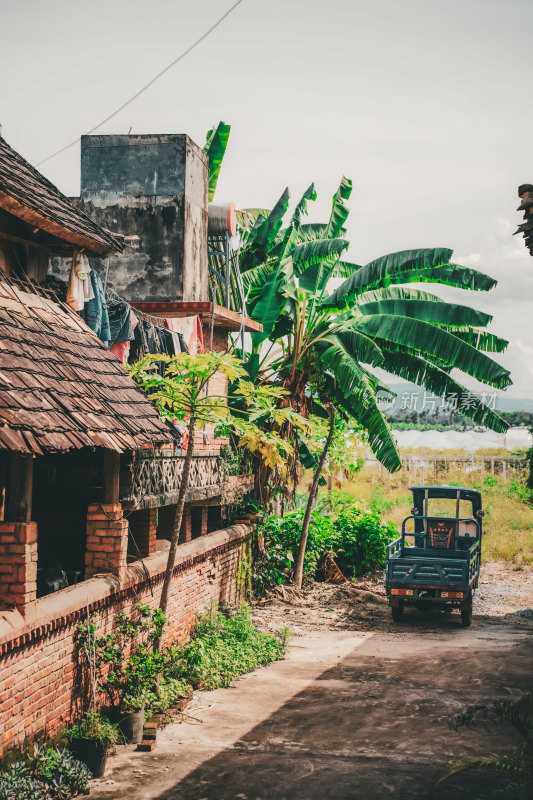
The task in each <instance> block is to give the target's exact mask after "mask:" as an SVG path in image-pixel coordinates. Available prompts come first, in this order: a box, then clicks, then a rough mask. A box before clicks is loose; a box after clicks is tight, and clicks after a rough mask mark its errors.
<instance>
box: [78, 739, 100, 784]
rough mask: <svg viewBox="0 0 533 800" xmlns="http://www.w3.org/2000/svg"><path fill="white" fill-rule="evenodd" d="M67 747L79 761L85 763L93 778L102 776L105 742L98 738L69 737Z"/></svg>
mask: <svg viewBox="0 0 533 800" xmlns="http://www.w3.org/2000/svg"><path fill="white" fill-rule="evenodd" d="M69 747H70V750H71V751H72V753H73V754H74V756H75V757H76V758H77V759H78V760H79V761H83V763H84V764H87V766H88V767H89V769H90V770H91V772H92V774H93V775H94V777H95V778H101V777H102V775H103V774H104V770H105V765H106V761H107V751H108V746H107V743H106V742H101V741H99V740H98V739H71V740H70V744H69Z"/></svg>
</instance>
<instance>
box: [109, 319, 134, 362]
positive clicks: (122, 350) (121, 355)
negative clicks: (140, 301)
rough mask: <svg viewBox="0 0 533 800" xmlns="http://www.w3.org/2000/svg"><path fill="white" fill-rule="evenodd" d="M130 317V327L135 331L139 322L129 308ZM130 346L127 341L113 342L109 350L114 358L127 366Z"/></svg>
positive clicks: (129, 342)
mask: <svg viewBox="0 0 533 800" xmlns="http://www.w3.org/2000/svg"><path fill="white" fill-rule="evenodd" d="M130 315H131V320H130V322H131V326H132V328H133V329H134V330H135V329H136V328H137V327H138V324H139V321H138V319H137V317H136V316H135V314H134V313H133V311H132V310H131V308H130ZM134 336H135V334H134ZM130 346H131V341H130V340H129V339H128V341H124V342H114V343H113V344H112V345H111V347H110V348H109V349H110V350H111V352H112V353H114V354H115V355H116V357H117V358H118V359H119V360H120V361H122V363H123V364H127V363H128V358H129V355H130Z"/></svg>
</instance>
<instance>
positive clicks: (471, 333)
mask: <svg viewBox="0 0 533 800" xmlns="http://www.w3.org/2000/svg"><path fill="white" fill-rule="evenodd" d="M444 330H449V331H450V333H453V335H454V336H457V338H458V339H462V340H463V342H468V344H471V345H472V347H475V348H476V350H484V351H485V352H486V353H503V351H504V350H506V349H507V345H508V344H509V342H508V341H507V339H502V338H501V337H500V336H496V334H495V333H487V332H486V331H478V330H475V329H474V328H464V330H463V329H461V328H448V327H446V326H444Z"/></svg>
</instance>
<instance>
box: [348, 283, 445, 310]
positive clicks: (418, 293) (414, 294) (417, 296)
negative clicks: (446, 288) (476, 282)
mask: <svg viewBox="0 0 533 800" xmlns="http://www.w3.org/2000/svg"><path fill="white" fill-rule="evenodd" d="M378 300H430V301H431V302H432V303H442V302H443V301H442V300H441V298H440V297H438V296H437V295H436V294H430V293H429V292H424V291H422V290H421V289H411V288H410V287H408V286H387V288H386V289H371V290H370V291H368V292H365V293H364V294H362V295H361V296H360V298H359V300H358V301H357V302H358V306H360V305H362V304H363V303H375V302H377V301H378Z"/></svg>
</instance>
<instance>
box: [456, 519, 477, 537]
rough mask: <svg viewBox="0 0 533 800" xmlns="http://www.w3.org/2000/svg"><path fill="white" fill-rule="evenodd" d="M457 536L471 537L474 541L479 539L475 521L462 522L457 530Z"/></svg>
mask: <svg viewBox="0 0 533 800" xmlns="http://www.w3.org/2000/svg"><path fill="white" fill-rule="evenodd" d="M457 536H470V537H471V538H472V539H475V538H476V537H477V525H476V523H475V522H474V520H473V519H472V520H469V519H468V520H461V521H460V522H459V527H458V530H457Z"/></svg>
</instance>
